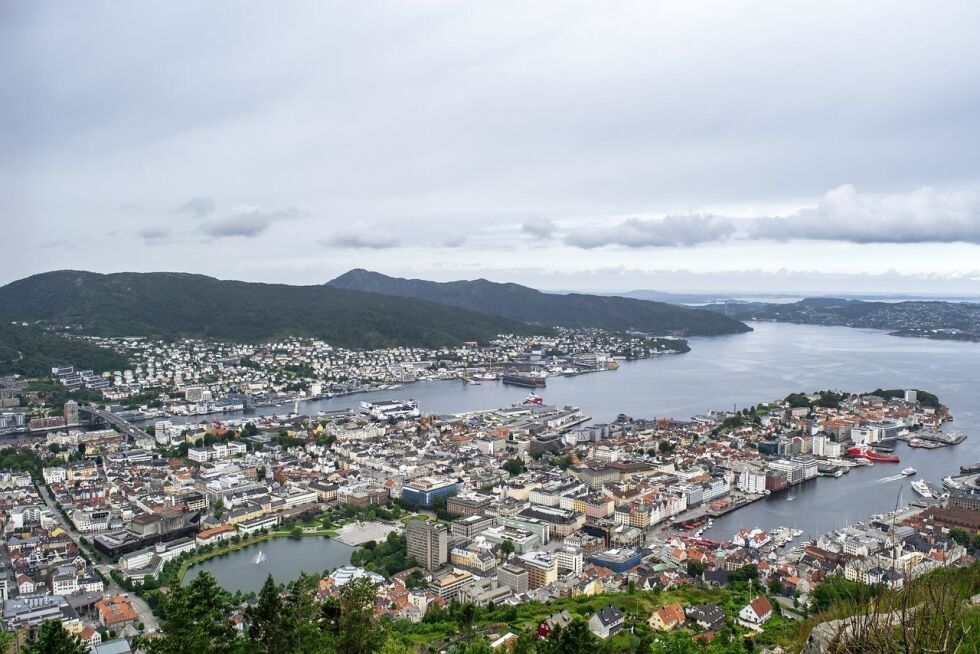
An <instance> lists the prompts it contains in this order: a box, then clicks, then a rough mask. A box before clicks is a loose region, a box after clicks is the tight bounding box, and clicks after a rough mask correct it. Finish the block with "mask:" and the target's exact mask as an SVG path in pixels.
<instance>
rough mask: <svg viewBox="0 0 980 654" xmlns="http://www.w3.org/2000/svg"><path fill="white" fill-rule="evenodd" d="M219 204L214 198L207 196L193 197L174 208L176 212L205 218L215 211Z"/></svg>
mask: <svg viewBox="0 0 980 654" xmlns="http://www.w3.org/2000/svg"><path fill="white" fill-rule="evenodd" d="M215 209H217V206H215V204H214V200H212V199H211V198H209V197H206V196H200V195H199V196H197V197H193V198H191V199H190V200H188V201H187V202H185V203H184V204H182V205H180V206H179V207H177V208H176V209H174V213H183V214H187V215H189V216H194V217H195V218H203V217H205V216H208V215H210V214H212V213H214V211H215Z"/></svg>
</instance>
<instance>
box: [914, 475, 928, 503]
mask: <svg viewBox="0 0 980 654" xmlns="http://www.w3.org/2000/svg"><path fill="white" fill-rule="evenodd" d="M912 490H914V491H915V492H916V493H918V494H919V495H921V496H922V497H925V498H927V499H931V498H932V491H931V490H929V484H927V483H926V480H925V479H918V480H916V481H913V482H912Z"/></svg>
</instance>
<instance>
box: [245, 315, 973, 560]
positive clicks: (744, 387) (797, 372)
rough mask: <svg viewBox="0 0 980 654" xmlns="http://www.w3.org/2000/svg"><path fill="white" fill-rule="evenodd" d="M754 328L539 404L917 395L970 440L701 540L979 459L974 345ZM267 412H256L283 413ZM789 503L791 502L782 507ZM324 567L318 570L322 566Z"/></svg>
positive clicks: (906, 493)
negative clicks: (910, 471)
mask: <svg viewBox="0 0 980 654" xmlns="http://www.w3.org/2000/svg"><path fill="white" fill-rule="evenodd" d="M752 326H753V328H754V330H755V331H753V332H751V333H748V334H738V335H733V336H724V337H716V338H696V339H691V347H692V351H691V352H688V353H687V354H682V355H671V356H664V357H659V358H656V359H646V360H643V361H636V362H630V363H624V364H623V365H622V366H621V367H620V369H619V370H617V371H615V372H603V373H595V374H588V375H581V376H578V377H562V378H555V379H549V380H548V387H547V388H546V389H542V390H540V391H539V394H540V395H542V396H543V397H544V398H545V401H547V402H550V403H555V404H573V405H576V406H580V407H582V408H583V409H584V410H585V411H586V412H587V413H588V414H589V415H591V416H592V417H593V419H595V420H597V421H602V422H606V421H610V420H612V419H614V418H615V417H616V416H617V415H618V414H620V413H625V414H627V415H631V416H633V417H644V418H653V417H673V418H681V419H685V418H689V417H691V416H693V415H696V414H698V413H703V412H705V411H707V410H710V409H727V408H730V407H732V406H734V407H737V408H742V407H746V406H749V405H752V404H756V403H758V402H764V401H767V400H773V399H776V398H781V397H784V396H786V395H787V394H788V393H790V392H793V391H812V390H818V389H826V388H839V389H844V390H848V391H853V392H863V391H871V390H874V389H875V388H879V387H882V388H921V389H925V390H928V391H931V392H934V393H936V394H938V395H939V397H940V399H941V400H942V402H943V403H944V404H947V405H948V406H949V407H950V410H951V411H952V413H953V416H954V418H955V421H954V422H953V423H952V424H951V425H950V427H951V428H955V429H958V430H960V431H962V432H964V433H965V434H967V436H968V437H969V438H968V439H967V440H966V441H965V442H964V443H962V444H961V445H958V446H956V447H949V448H944V449H939V450H916V449H910V448H906V447H905V446H904V445H902V444H900V445H899V447H898V449H897V450H896V452H897V453H898V454H899V455H900V456H901V457H902V463H901V464H900V465H889V464H883V463H878V464H876V465H874V466H873V467H869V468H861V469H854V470H852V472H851V473H850V474H848V475H845V476H844V477H841V478H840V479H832V478H828V479H824V478H821V479H818V480H816V481H812V482H809V483H808V484H806V485H804V486H803V487H799V488H798V489H794V490H793V491H792V493H791V494H783V495H780V496H777V497H774V498H771V499H768V500H764V501H761V502H756V503H755V504H753V505H751V506H749V507H746V508H744V509H741V510H739V511H737V512H735V513H733V514H730V515H729V516H725V517H724V518H721V519H719V520H716V521H715V527H714V529H713V530H712V531H711V532H709V535H711V536H714V537H717V538H723V537H727V536H730V534H731V533H733V532H734V531H736V530H737V529H739V528H741V527H743V526H759V527H764V528H767V529H768V528H772V527H775V526H781V525H785V526H793V525H796V526H797V527H798V528H800V529H803V530H805V531H806V532H807V533H808V534H813V535H815V534H817V533H820V532H823V531H826V530H828V529H831V528H834V527H835V526H839V525H840V524H842V522H843V521H845V520H848V521H857V520H864V519H866V518H867V517H868V516H869V515H871V514H872V513H883V512H886V511H888V510H891V509H892V508H894V506H895V503H896V500H897V499H898V493H899V490H900V488H901V489H903V496H902V498H901V499H902V501H903V502H904V503H907V502H908V501H910V500H912V499H914V497H915V495H914V493H913V491H911V489H909V488H908V484H909V482H910V481H912V479H915V478H912V479H909V478H901V479H897V478H894V477H896V475H898V472H899V470H900V469H901V468H904V467H905V466H907V465H911V466H913V467H914V468H916V469H917V470H918V471H919V475H918V476H919V477H925V478H926V479H927V480H929V481H931V482H934V483H939V481H940V480H941V479H942V477H944V476H946V475H947V474H951V473H955V472H957V471H958V469H959V466H960V465H962V464H964V463H971V462H975V461H980V429H978V427H980V344H977V343H959V342H952V341H931V340H926V339H913V338H900V337H896V336H888V335H887V334H886V333H884V332H881V331H875V330H862V329H849V328H846V327H817V326H808V325H789V324H778V323H754V324H753V325H752ZM526 395H527V390H526V389H521V388H516V387H511V386H504V385H503V384H501V383H499V382H496V383H490V382H484V383H483V384H481V385H480V386H464V385H463V384H462V383H461V382H424V383H418V384H412V385H409V386H407V387H406V388H404V389H402V390H400V391H394V392H381V393H364V394H359V395H351V396H347V397H342V398H333V399H331V400H322V401H317V402H308V403H304V404H301V408H300V410H301V411H303V412H305V413H314V414H315V412H316V411H317V410H330V409H338V408H345V407H357V406H358V405H359V403H360V402H361V401H364V400H377V399H386V398H389V397H392V396H394V397H400V398H404V397H409V396H411V397H414V398H415V399H416V400H418V401H419V403H420V405H421V408H422V409H423V410H424V411H428V412H439V413H451V412H458V411H467V410H474V409H492V408H497V407H501V406H507V405H509V404H511V403H513V402H518V401H520V400H521V399H522V398H524V397H525V396H526ZM291 408H292V407H289V408H285V407H283V408H278V409H276V408H274V407H269V408H266V409H264V410H263V412H264V413H267V414H272V413H275V412H276V411H279V412H283V411H284V410H286V411H289V410H291ZM789 498H793V499H789ZM321 567H322V566H321Z"/></svg>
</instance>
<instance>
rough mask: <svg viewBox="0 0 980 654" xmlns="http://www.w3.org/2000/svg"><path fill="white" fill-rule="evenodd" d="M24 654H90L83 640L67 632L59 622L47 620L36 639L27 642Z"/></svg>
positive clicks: (42, 624)
mask: <svg viewBox="0 0 980 654" xmlns="http://www.w3.org/2000/svg"><path fill="white" fill-rule="evenodd" d="M23 652H24V654H88V648H87V647H85V646H84V645H82V641H81V638H79V637H78V636H73V635H71V634H70V633H68V632H67V631H65V628H64V626H63V625H62V624H61V622H58V621H57V620H45V621H44V622H42V623H41V628H40V629H38V630H37V633H35V634H34V637H33V638H32V639H31V640H29V641H27V643H26V644H25V645H24V649H23Z"/></svg>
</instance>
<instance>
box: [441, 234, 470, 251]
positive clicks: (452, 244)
mask: <svg viewBox="0 0 980 654" xmlns="http://www.w3.org/2000/svg"><path fill="white" fill-rule="evenodd" d="M464 245H466V236H465V235H463V234H456V235H455V236H450V237H449V238H447V239H446V240H445V241H443V242H442V246H443V247H445V248H461V247H463V246H464Z"/></svg>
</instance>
